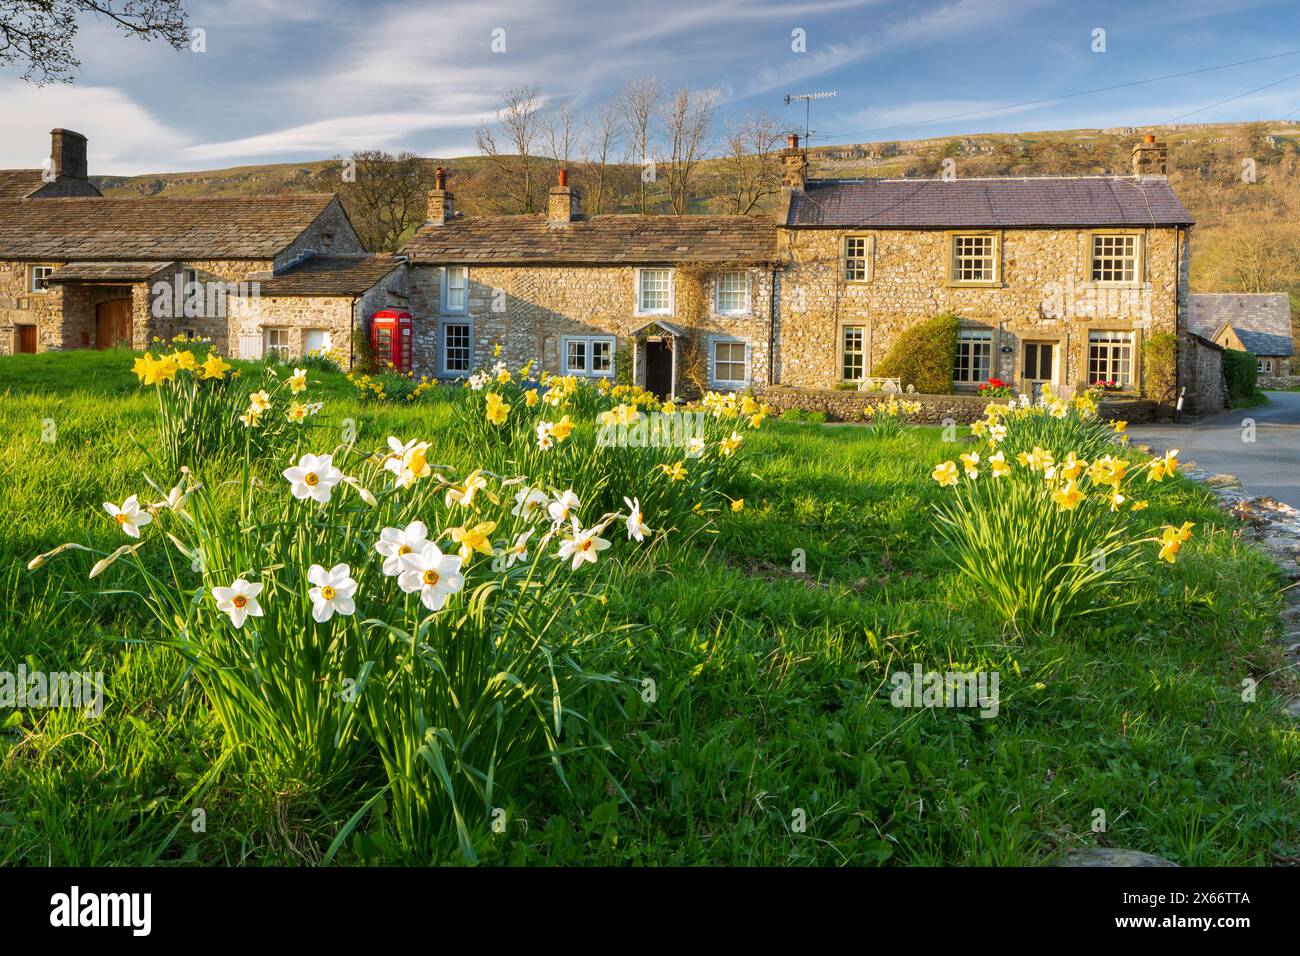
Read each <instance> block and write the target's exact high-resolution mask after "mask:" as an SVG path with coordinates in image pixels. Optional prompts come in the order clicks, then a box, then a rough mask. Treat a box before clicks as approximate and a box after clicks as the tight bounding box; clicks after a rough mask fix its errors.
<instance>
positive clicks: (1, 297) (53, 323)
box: [0, 259, 63, 355]
mask: <svg viewBox="0 0 1300 956" xmlns="http://www.w3.org/2000/svg"><path fill="white" fill-rule="evenodd" d="M33 265H45V266H54V267H58V266H61V265H63V263H62V262H23V261H18V260H12V259H9V260H0V355H11V354H13V352H14V350H15V349H16V348H17V344H18V333H17V332H16V331H15V330H14V327H15V326H16V325H35V326H36V327H37V331H36V348H37V351H41V352H45V351H49V350H50V349H51V348H56V349H57V348H62V347H63V339H62V332H61V330H60V329H59V328H58V326H59V323H58V321H57V317H58V316H60V315H61V314H62V310H63V293H62V292H61V291H60V290H59V289H58V288H51V289H49V290H48V291H46V292H31V291H30V290H29V280H28V268H29V267H30V266H33Z"/></svg>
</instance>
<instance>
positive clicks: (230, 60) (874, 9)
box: [0, 0, 1300, 175]
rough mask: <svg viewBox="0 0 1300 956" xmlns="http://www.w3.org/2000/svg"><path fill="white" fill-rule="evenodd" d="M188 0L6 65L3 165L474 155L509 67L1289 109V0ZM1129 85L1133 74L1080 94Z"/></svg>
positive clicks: (1296, 76)
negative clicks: (170, 10)
mask: <svg viewBox="0 0 1300 956" xmlns="http://www.w3.org/2000/svg"><path fill="white" fill-rule="evenodd" d="M186 7H187V9H188V11H189V14H190V20H191V26H192V27H193V28H196V29H200V30H202V31H203V32H202V44H201V45H202V46H203V47H205V49H203V50H202V51H195V50H185V51H183V52H177V51H174V50H172V49H171V48H170V47H168V46H166V45H165V44H163V43H160V42H157V41H155V42H152V43H144V42H141V41H139V40H137V39H134V38H128V37H124V36H122V35H120V33H118V32H116V31H115V30H114V29H113V28H111V27H110V26H108V25H106V24H104V23H101V22H98V21H96V20H95V19H94V18H87V19H86V20H84V21H83V22H82V24H81V29H80V33H79V35H78V38H77V43H76V47H77V55H78V57H79V58H80V60H81V69H80V70H79V71H78V73H77V74H76V77H75V80H74V82H73V83H72V84H70V85H68V84H57V85H50V86H45V87H37V86H33V85H31V84H27V83H24V82H23V81H22V80H21V79H20V72H21V71H19V70H16V69H14V68H13V67H12V66H10V67H8V68H0V168H22V167H28V168H30V167H36V166H40V165H41V164H42V163H43V162H44V161H45V157H46V156H47V155H48V152H49V130H50V129H51V128H52V127H55V126H62V127H66V128H69V129H75V130H77V131H79V132H82V133H84V134H86V135H87V136H88V137H89V139H90V169H91V173H92V174H116V175H138V174H144V173H150V172H170V171H182V170H197V169H219V168H224V167H230V166H239V165H247V164H254V163H292V162H303V161H307V160H316V159H327V158H330V157H336V156H345V155H347V154H349V153H351V152H353V151H355V150H359V149H385V150H389V151H394V152H396V151H401V150H412V151H414V152H417V153H420V154H421V155H425V156H436V157H452V156H463V155H469V154H473V153H475V152H476V150H475V137H474V131H475V129H476V128H477V127H478V126H479V125H480V124H481V123H483V122H484V121H485V120H486V121H489V122H490V120H491V117H492V113H493V111H494V110H495V108H496V107H497V105H498V104H499V102H500V99H501V97H502V94H503V93H505V92H506V91H507V90H509V89H511V88H512V87H518V86H521V85H525V84H536V85H537V86H538V87H539V88H540V90H541V93H542V95H543V96H544V97H545V99H546V102H547V103H550V104H558V103H564V102H567V103H570V104H571V105H572V107H573V108H574V109H575V110H576V111H577V112H578V113H579V114H586V113H589V112H590V111H592V110H593V109H594V108H596V107H597V106H599V105H600V104H602V103H604V102H606V101H608V100H609V99H610V98H611V97H612V96H613V95H615V94H616V93H617V92H618V91H619V90H620V89H621V88H622V87H623V86H624V85H625V84H626V83H627V82H628V81H629V80H632V79H635V78H639V77H645V76H650V77H654V78H656V79H657V80H658V81H659V83H660V84H661V86H663V87H664V88H665V89H670V90H671V89H676V88H679V87H681V86H683V85H686V86H689V87H690V88H692V89H696V90H708V91H711V92H713V93H714V95H715V96H716V101H717V108H718V114H717V116H718V120H719V123H718V125H719V127H720V128H721V127H723V126H725V124H727V123H736V122H739V121H740V119H741V118H743V117H744V115H745V114H746V113H758V112H766V113H769V114H771V115H772V116H774V117H776V118H777V120H778V121H779V122H780V123H782V124H783V125H785V126H788V127H789V128H792V129H802V128H803V125H804V108H803V106H802V104H798V103H796V104H791V105H787V104H786V103H785V102H784V97H785V95H786V94H801V93H812V92H828V91H834V92H835V93H836V96H835V97H833V98H829V99H824V100H819V101H817V102H815V103H814V104H813V106H812V129H813V131H814V135H813V144H814V145H821V144H828V143H856V142H871V141H878V140H895V139H919V138H924V137H932V136H947V135H958V134H962V133H975V132H1023V131H1034V130H1048V129H1072V128H1088V127H1102V128H1105V127H1113V126H1146V125H1153V124H1161V123H1168V122H1171V121H1179V122H1187V123H1193V122H1226V121H1239V120H1255V119H1278V118H1282V117H1290V116H1297V117H1300V3H1296V2H1295V0H1280V2H1261V0H1177V2H1167V0H1157V2H1145V0H1144V2H1134V0H1126V2H1113V0H1100V2H1081V0H909V2H897V0H808V2H801V0H785V2H768V0H761V2H758V0H752V2H742V0H655V2H654V3H648V2H645V0H637V2H626V0H605V2H579V0H509V2H507V0H486V2H485V0H472V2H471V0H465V2H439V0H382V2H381V0H189V2H188V3H187V4H186ZM1098 31H1104V32H1101V33H1099V32H1098ZM1242 61H1254V62H1248V63H1243V62H1242ZM1228 64H1238V65H1234V66H1227V65H1228ZM1219 66H1224V67H1225V68H1223V69H1213V68H1214V67H1219ZM1194 70H1196V71H1201V72H1197V73H1195V74H1193V75H1185V76H1177V77H1173V78H1169V79H1159V80H1158V81H1156V82H1149V83H1138V82H1137V81H1143V80H1149V79H1155V78H1159V77H1169V76H1170V75H1171V74H1185V73H1188V72H1189V71H1194ZM1120 84H1136V85H1127V86H1123V87H1122V88H1120V89H1110V90H1102V91H1100V92H1086V91H1097V90H1101V88H1105V87H1113V86H1117V85H1120ZM1080 93H1082V94H1083V95H1073V94H1080ZM1035 101H1039V102H1035Z"/></svg>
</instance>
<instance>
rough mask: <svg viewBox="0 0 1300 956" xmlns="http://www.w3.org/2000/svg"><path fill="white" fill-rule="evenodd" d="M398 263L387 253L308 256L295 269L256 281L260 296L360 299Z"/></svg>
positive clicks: (399, 260)
mask: <svg viewBox="0 0 1300 956" xmlns="http://www.w3.org/2000/svg"><path fill="white" fill-rule="evenodd" d="M401 265H402V260H401V259H398V258H397V257H396V256H393V255H390V254H388V253H383V254H381V255H374V256H312V258H310V259H307V260H306V261H304V262H301V263H299V264H298V265H295V266H292V267H290V268H288V269H285V270H284V271H283V272H278V273H276V274H275V275H274V276H273V277H272V278H270V279H260V280H258V292H259V293H260V294H261V295H320V296H330V295H338V296H347V295H361V294H362V293H363V292H365V291H366V290H368V289H370V288H371V287H373V286H374V285H375V284H376V283H377V282H379V281H380V280H381V279H383V278H384V277H385V276H386V275H388V274H389V273H390V272H392V271H393V270H394V269H397V268H399V267H400V266H401Z"/></svg>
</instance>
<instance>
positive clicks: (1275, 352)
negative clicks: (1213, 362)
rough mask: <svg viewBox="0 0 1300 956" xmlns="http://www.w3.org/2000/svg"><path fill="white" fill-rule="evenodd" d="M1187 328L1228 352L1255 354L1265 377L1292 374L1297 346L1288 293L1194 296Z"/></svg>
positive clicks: (1189, 308)
mask: <svg viewBox="0 0 1300 956" xmlns="http://www.w3.org/2000/svg"><path fill="white" fill-rule="evenodd" d="M1187 325H1188V331H1190V332H1193V333H1195V334H1196V335H1200V336H1202V337H1204V338H1207V339H1209V340H1210V341H1212V342H1215V343H1217V344H1219V345H1222V346H1223V347H1225V348H1230V349H1237V350H1239V351H1243V352H1251V353H1253V354H1254V356H1255V358H1256V359H1258V361H1259V372H1260V374H1261V375H1266V376H1273V377H1286V376H1288V375H1290V374H1291V370H1292V368H1293V365H1294V363H1293V359H1294V356H1295V342H1294V340H1293V338H1292V335H1291V300H1290V297H1289V296H1288V295H1287V294H1286V293H1285V292H1265V293H1237V292H1231V293H1226V292H1225V293H1219V292H1215V293H1193V294H1192V296H1191V298H1190V300H1189V302H1188V310H1187Z"/></svg>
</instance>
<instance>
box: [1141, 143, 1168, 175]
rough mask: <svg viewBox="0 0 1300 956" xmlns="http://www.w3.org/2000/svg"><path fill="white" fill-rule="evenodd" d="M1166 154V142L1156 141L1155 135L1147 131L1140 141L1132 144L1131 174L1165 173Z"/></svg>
mask: <svg viewBox="0 0 1300 956" xmlns="http://www.w3.org/2000/svg"><path fill="white" fill-rule="evenodd" d="M1168 155H1169V146H1168V144H1167V143H1157V142H1156V138H1155V135H1154V134H1152V133H1147V134H1146V135H1145V136H1143V137H1142V142H1140V143H1135V144H1134V146H1133V175H1134V176H1163V175H1165V162H1166V159H1167V158H1168Z"/></svg>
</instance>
